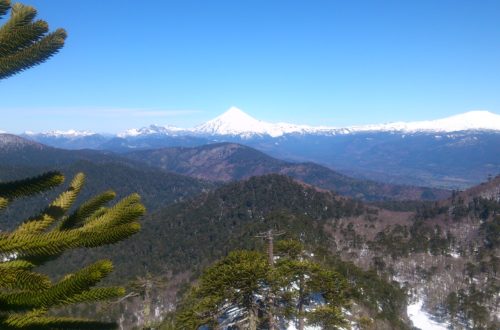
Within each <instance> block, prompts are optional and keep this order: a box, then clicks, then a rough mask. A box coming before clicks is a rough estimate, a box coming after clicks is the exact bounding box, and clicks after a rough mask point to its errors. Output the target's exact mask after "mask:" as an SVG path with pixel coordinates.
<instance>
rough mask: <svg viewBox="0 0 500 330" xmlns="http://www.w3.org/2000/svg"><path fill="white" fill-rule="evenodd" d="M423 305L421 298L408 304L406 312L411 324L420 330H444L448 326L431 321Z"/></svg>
mask: <svg viewBox="0 0 500 330" xmlns="http://www.w3.org/2000/svg"><path fill="white" fill-rule="evenodd" d="M423 305H424V301H423V300H422V299H420V300H417V301H416V302H414V303H413V304H411V305H408V308H407V314H408V317H409V318H410V320H411V321H412V322H413V325H414V326H415V327H417V328H419V329H422V330H446V329H448V326H447V325H446V324H443V323H437V322H436V321H433V320H432V319H431V318H430V317H429V314H427V313H426V312H425V311H424V310H423V309H422V306H423Z"/></svg>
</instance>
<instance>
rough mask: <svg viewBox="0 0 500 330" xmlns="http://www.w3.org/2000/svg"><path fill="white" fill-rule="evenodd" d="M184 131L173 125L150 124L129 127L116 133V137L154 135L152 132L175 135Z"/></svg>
mask: <svg viewBox="0 0 500 330" xmlns="http://www.w3.org/2000/svg"><path fill="white" fill-rule="evenodd" d="M184 131H186V130H185V129H183V128H178V127H174V126H158V125H150V126H148V127H142V128H131V129H129V130H126V131H125V132H122V133H118V134H117V136H118V137H122V138H125V137H136V136H145V135H154V134H162V135H177V134H178V133H181V132H184Z"/></svg>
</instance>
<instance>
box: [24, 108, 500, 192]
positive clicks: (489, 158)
mask: <svg viewBox="0 0 500 330" xmlns="http://www.w3.org/2000/svg"><path fill="white" fill-rule="evenodd" d="M24 137H26V138H29V139H31V140H34V141H38V142H40V143H44V144H47V145H51V146H55V147H59V148H65V149H85V148H88V149H99V150H110V151H115V152H124V153H125V152H129V151H132V150H145V149H157V148H163V147H198V146H202V145H206V144H210V143H220V142H232V143H239V144H244V145H246V146H249V147H252V148H255V149H257V150H259V151H262V152H265V153H266V154H268V155H270V156H273V157H276V158H279V159H283V160H287V161H293V162H315V163H318V164H321V165H324V166H326V167H329V168H331V169H334V170H336V171H339V172H341V173H343V174H346V175H349V176H354V177H359V178H364V179H369V180H376V181H383V182H389V183H394V184H409V185H418V186H431V187H440V188H453V189H465V188H467V187H470V186H472V185H475V184H478V183H479V182H482V181H484V180H486V178H487V177H488V176H490V175H493V176H495V175H497V174H498V173H500V115H497V114H494V113H491V112H487V111H472V112H467V113H464V114H460V115H456V116H451V117H448V118H444V119H438V120H431V121H420V122H411V123H403V122H399V123H389V124H381V125H366V126H352V127H344V128H335V127H312V126H306V125H294V124H286V123H277V124H273V123H269V122H264V121H260V120H257V119H255V118H252V117H251V116H249V115H248V114H246V113H244V112H243V111H241V110H239V109H237V108H231V109H229V110H228V111H226V112H225V113H223V114H222V115H220V116H218V117H216V118H214V119H212V120H209V121H208V122H206V123H204V124H201V125H199V126H197V127H195V128H192V129H182V128H177V127H171V126H158V125H151V126H149V127H144V128H134V129H130V130H127V131H125V132H122V133H120V134H116V135H102V134H93V133H92V132H88V131H85V132H78V131H67V132H60V131H54V132H49V133H27V134H25V135H24Z"/></svg>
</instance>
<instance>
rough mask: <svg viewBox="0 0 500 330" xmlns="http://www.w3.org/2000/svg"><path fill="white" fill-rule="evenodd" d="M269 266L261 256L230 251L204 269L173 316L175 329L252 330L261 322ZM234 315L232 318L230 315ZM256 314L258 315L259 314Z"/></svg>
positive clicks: (254, 253) (260, 254) (256, 253)
mask: <svg viewBox="0 0 500 330" xmlns="http://www.w3.org/2000/svg"><path fill="white" fill-rule="evenodd" d="M268 274H269V265H268V263H267V258H266V256H265V255H264V254H262V253H260V252H255V251H233V252H231V253H229V255H228V256H227V257H225V258H223V259H221V260H220V261H218V262H217V263H215V264H214V265H213V266H211V267H209V268H207V269H206V270H205V271H204V272H203V274H202V275H201V277H200V280H199V283H198V285H196V286H195V287H194V288H192V290H191V291H190V292H189V294H188V296H187V298H186V299H185V301H184V302H183V304H182V307H181V311H180V312H179V314H178V316H177V321H176V327H177V328H178V329H186V330H188V329H189V330H191V329H197V328H198V327H199V326H202V325H207V326H211V327H214V328H217V327H219V326H222V325H229V324H228V323H230V324H233V325H238V326H240V327H241V326H243V327H244V328H245V329H249V330H256V329H257V327H258V324H259V323H260V321H261V318H260V317H259V314H261V313H262V310H263V306H262V304H263V300H262V299H259V298H258V297H260V296H263V295H265V294H266V290H267V289H266V283H267V276H268ZM231 311H233V313H235V311H237V312H236V314H237V315H236V316H235V315H232V314H231ZM259 312H260V313H259Z"/></svg>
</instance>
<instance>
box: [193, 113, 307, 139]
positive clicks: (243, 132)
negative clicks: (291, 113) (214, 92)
mask: <svg viewBox="0 0 500 330" xmlns="http://www.w3.org/2000/svg"><path fill="white" fill-rule="evenodd" d="M311 129H313V128H312V127H310V126H306V125H294V124H286V123H276V124H273V123H269V122H265V121H261V120H257V119H255V118H253V117H251V116H249V115H248V114H246V113H245V112H243V111H241V110H240V109H238V108H236V107H231V108H230V109H229V110H227V111H226V112H224V113H223V114H222V115H220V116H218V117H216V118H214V119H212V120H209V121H207V122H206V123H204V124H202V125H199V126H197V127H195V128H194V129H193V130H192V132H194V133H198V134H206V135H240V136H242V137H249V136H252V135H269V136H271V137H278V136H281V135H283V134H286V133H297V132H304V131H307V130H311Z"/></svg>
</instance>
